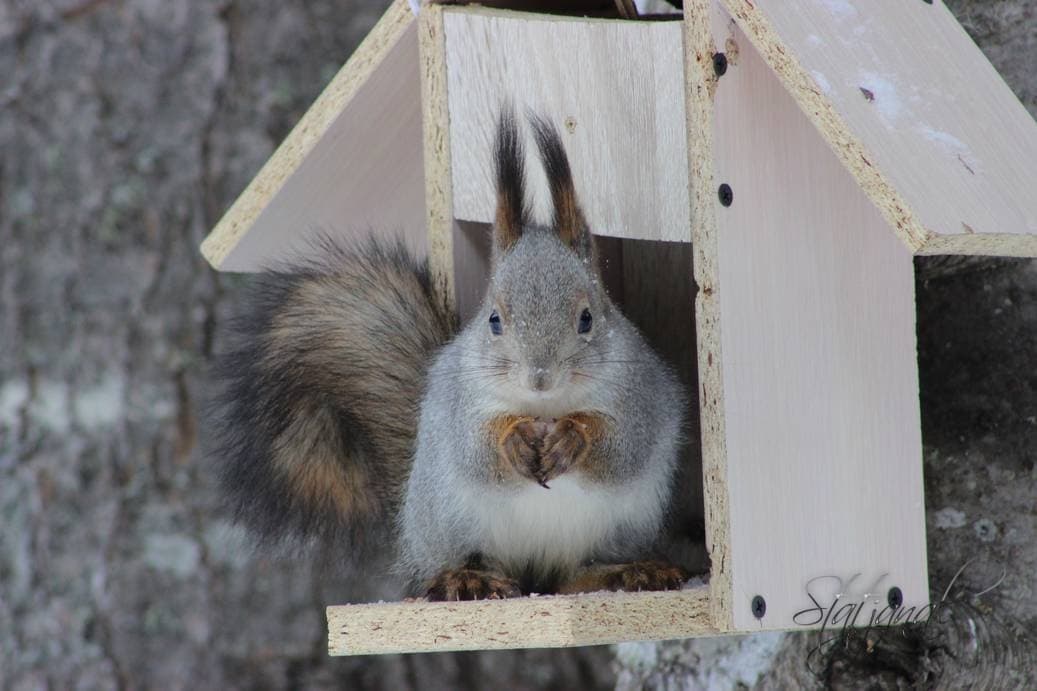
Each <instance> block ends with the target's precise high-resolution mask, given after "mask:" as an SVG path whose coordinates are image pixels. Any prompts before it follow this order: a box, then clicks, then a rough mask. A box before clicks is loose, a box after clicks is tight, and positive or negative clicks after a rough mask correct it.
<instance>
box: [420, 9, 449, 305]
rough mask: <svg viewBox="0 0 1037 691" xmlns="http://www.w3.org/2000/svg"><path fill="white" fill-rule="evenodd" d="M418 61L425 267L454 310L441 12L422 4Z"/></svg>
mask: <svg viewBox="0 0 1037 691" xmlns="http://www.w3.org/2000/svg"><path fill="white" fill-rule="evenodd" d="M418 31H419V36H418V43H419V46H420V61H421V108H422V148H423V153H424V185H425V214H426V216H425V232H426V238H427V244H428V260H429V268H430V269H431V271H432V281H433V283H434V285H435V287H436V290H437V292H438V294H439V296H440V300H441V301H442V302H443V304H444V306H445V307H446V308H447V310H448V311H450V312H455V313H456V310H457V298H458V296H457V287H456V286H457V284H456V280H455V270H454V259H455V257H454V234H455V233H456V232H458V229H457V224H456V223H455V222H454V190H453V186H452V184H451V180H450V170H451V165H452V163H451V160H450V140H451V131H450V113H449V110H448V107H447V62H446V32H445V30H444V27H443V8H442V7H441V6H440V5H430V4H426V5H425V6H424V8H423V9H422V11H421V14H420V15H419V17H418Z"/></svg>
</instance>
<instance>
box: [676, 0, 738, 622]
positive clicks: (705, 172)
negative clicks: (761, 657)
mask: <svg viewBox="0 0 1037 691" xmlns="http://www.w3.org/2000/svg"><path fill="white" fill-rule="evenodd" d="M712 6H713V0H687V4H686V5H685V14H684V82H685V108H686V111H687V114H688V117H687V121H686V126H687V141H688V150H687V156H688V164H687V165H688V171H689V174H688V197H689V204H690V206H691V213H690V216H691V219H692V226H691V228H692V250H693V257H694V273H695V282H696V284H697V286H698V293H697V294H696V296H695V332H696V342H697V344H698V347H697V355H698V380H699V391H698V393H699V396H698V399H699V427H700V431H701V445H702V483H703V495H704V498H705V502H704V507H703V508H704V512H705V522H706V548H707V550H708V551H709V554H710V562H711V563H710V579H709V587H710V618H711V620H712V621H713V625H714V626H716V627H717V628H718V629H720V630H723V631H729V630H731V629H732V628H733V627H734V621H733V615H732V612H731V599H732V595H731V587H732V581H731V558H730V544H731V537H730V533H731V526H730V511H729V503H728V493H729V488H728V473H727V432H726V429H725V425H724V380H723V371H722V369H721V366H720V363H721V361H722V349H721V344H720V301H719V295H718V293H717V285H718V282H719V276H718V274H719V268H718V266H717V242H718V241H717V225H716V217H715V214H714V205H715V200H716V182H715V179H714V178H715V175H714V170H713V94H714V92H715V90H716V86H717V79H716V74H715V72H714V69H713V61H712V56H713V53H714V51H715V48H714V45H713V32H712V26H711V19H710V18H711V12H712Z"/></svg>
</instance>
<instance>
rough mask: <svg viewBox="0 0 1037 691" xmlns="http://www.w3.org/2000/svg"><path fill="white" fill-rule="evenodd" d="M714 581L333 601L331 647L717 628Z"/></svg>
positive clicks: (441, 647) (609, 637) (486, 643)
mask: <svg viewBox="0 0 1037 691" xmlns="http://www.w3.org/2000/svg"><path fill="white" fill-rule="evenodd" d="M708 599H709V590H708V586H705V585H701V586H695V587H691V588H687V589H685V590H680V591H664V592H640V593H591V594H586V595H559V596H540V597H522V598H514V599H510V600H475V601H467V602H425V601H415V602H394V603H378V604H365V605H338V606H331V607H328V608H327V617H328V653H329V654H330V655H370V654H386V653H402V652H444V651H450V650H493V649H506V648H528V647H537V648H544V647H547V648H554V647H572V646H579V645H603V644H608V643H617V642H621V641H627V640H660V639H667V638H683V637H691V636H706V635H716V634H717V633H719V632H718V631H716V630H715V629H714V628H713V627H712V625H711V622H710V616H709V603H708Z"/></svg>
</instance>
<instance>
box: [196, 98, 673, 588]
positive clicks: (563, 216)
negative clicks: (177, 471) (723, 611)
mask: <svg viewBox="0 0 1037 691" xmlns="http://www.w3.org/2000/svg"><path fill="white" fill-rule="evenodd" d="M529 122H530V125H531V128H532V132H533V135H534V139H535V141H536V144H537V148H538V150H539V154H540V159H541V161H542V164H543V167H544V170H545V172H546V174H547V179H548V182H549V187H550V193H551V201H552V205H553V219H552V221H551V223H550V224H549V225H546V226H545V225H538V224H535V223H533V222H531V220H530V210H529V207H528V205H527V201H526V191H525V171H524V160H525V159H524V147H523V144H522V141H521V138H520V135H519V127H518V123H517V121H516V118H515V116H514V114H513V113H512V112H511V110H510V108H507V107H505V108H502V110H501V114H500V116H499V119H498V122H497V132H496V142H495V146H494V151H493V161H494V167H495V178H496V196H497V207H496V218H495V222H494V223H493V228H492V257H491V277H490V280H489V286H488V289H487V292H486V296H485V298H484V300H483V302H482V306H481V308H480V309H479V311H478V312H477V316H475V317H473V318H472V319H471V320H470V321H469V323H468V324H467V325H465V326H464V328H463V329H458V325H457V323H456V318H455V317H454V316H453V315H451V314H449V313H448V311H447V310H446V309H445V308H444V307H443V306H442V304H441V303H440V301H439V300H438V299H437V297H436V294H435V291H434V290H433V287H432V282H431V279H430V273H429V269H428V265H427V262H421V261H418V260H416V259H415V258H414V257H413V256H412V255H411V254H410V253H409V252H408V251H407V250H406V248H405V247H404V246H403V244H402V243H401V242H396V243H395V244H387V243H385V242H384V241H379V240H376V239H373V238H371V239H368V240H367V241H366V242H364V243H360V244H354V245H352V246H349V247H343V246H341V245H338V244H336V243H334V242H330V241H324V242H323V243H321V247H320V250H321V251H320V252H319V253H318V254H319V255H320V258H319V259H316V260H311V261H310V262H309V263H304V264H301V265H294V266H288V267H283V268H280V269H277V270H273V271H269V272H264V273H263V274H261V275H260V277H259V279H258V282H257V284H256V285H255V287H254V288H253V290H252V292H251V298H250V300H249V301H248V303H247V307H246V309H245V310H244V311H243V312H242V313H241V315H240V316H238V317H237V318H236V319H235V320H234V321H233V323H232V332H233V333H232V338H233V340H234V346H233V347H231V348H230V349H228V350H227V351H225V352H224V353H223V354H222V355H220V356H219V357H218V359H217V362H216V371H215V377H216V379H217V380H218V381H219V382H220V383H221V384H222V388H221V391H220V393H219V394H218V395H217V396H216V397H215V399H214V400H213V404H212V406H211V409H210V415H209V416H208V417H209V423H210V427H211V430H210V432H211V435H212V439H213V440H214V449H213V453H214V454H215V456H216V457H217V458H218V460H219V463H220V476H221V484H222V487H223V490H224V492H225V495H226V496H227V497H228V499H229V501H230V504H231V506H232V508H233V511H234V513H235V515H236V516H237V518H238V519H240V520H241V521H243V522H244V523H245V524H246V525H247V526H248V527H249V528H251V529H252V530H253V532H254V533H255V534H256V536H257V537H258V538H259V540H260V542H271V543H277V542H281V541H283V540H285V539H291V538H293V537H302V538H303V539H309V540H314V541H324V542H327V541H330V542H334V543H336V544H344V545H346V546H348V548H349V549H350V550H351V551H353V552H355V553H363V552H364V551H365V550H369V549H375V550H377V549H384V548H385V547H386V546H387V545H389V546H391V548H392V550H393V551H394V553H395V564H396V567H395V570H396V573H397V575H399V576H400V577H401V578H402V580H403V582H404V584H405V591H406V594H409V595H413V596H425V597H427V598H429V599H432V600H457V599H480V598H503V597H514V596H518V595H522V594H529V593H534V592H536V593H570V592H584V591H593V590H600V589H609V590H620V589H622V590H640V589H674V588H680V587H681V586H682V584H683V582H684V581H685V580H686V579H687V578H688V572H687V571H685V570H684V569H683V568H682V567H680V566H676V565H673V564H670V563H668V562H666V561H663V560H660V559H658V558H653V556H654V553H653V549H654V548H655V545H656V544H657V539H658V537H659V534H660V530H661V528H662V524H663V521H664V516H665V515H666V511H667V507H668V505H669V502H670V496H671V493H672V485H673V483H674V472H675V468H676V465H677V460H678V455H679V451H680V447H681V444H682V443H683V421H684V418H685V413H686V408H687V402H686V397H685V393H684V391H683V390H682V387H681V385H680V384H679V382H678V379H677V377H676V375H675V374H674V372H673V371H672V370H671V369H670V367H669V366H668V365H666V364H665V363H664V362H663V361H662V360H661V359H660V358H659V357H658V356H657V355H656V354H655V353H654V352H653V351H652V350H651V348H650V347H649V345H648V344H647V343H646V342H645V340H644V339H643V337H642V336H641V334H640V333H639V332H638V330H637V329H636V327H634V326H633V325H632V324H631V323H630V322H629V321H628V320H627V319H626V318H625V317H624V316H623V315H622V314H621V313H620V311H619V310H618V309H617V307H616V306H615V305H614V304H613V303H612V301H611V300H610V299H609V296H608V295H607V294H606V291H605V288H604V286H603V283H602V279H601V275H600V272H599V266H598V258H597V255H596V251H595V244H594V240H593V237H592V235H591V232H590V228H589V227H588V224H587V222H586V220H585V218H584V215H583V212H582V210H581V207H580V204H579V202H578V200H577V197H576V191H575V187H574V184H573V179H572V174H571V171H570V166H569V162H568V158H567V156H566V152H565V149H564V146H563V144H562V142H561V139H560V138H559V135H558V132H557V130H556V129H555V128H554V126H553V125H551V124H549V123H548V122H547V121H546V120H544V119H542V118H540V117H539V116H536V115H532V114H531V115H530V116H529Z"/></svg>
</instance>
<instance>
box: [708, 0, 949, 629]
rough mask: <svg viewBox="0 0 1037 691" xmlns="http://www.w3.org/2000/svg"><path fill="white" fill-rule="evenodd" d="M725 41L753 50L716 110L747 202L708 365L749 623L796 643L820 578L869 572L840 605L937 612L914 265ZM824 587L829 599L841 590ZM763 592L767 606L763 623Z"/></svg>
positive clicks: (724, 276)
mask: <svg viewBox="0 0 1037 691" xmlns="http://www.w3.org/2000/svg"><path fill="white" fill-rule="evenodd" d="M713 31H714V40H715V41H716V43H717V44H724V43H725V42H727V39H728V38H732V39H733V40H734V41H735V42H737V43H738V44H739V45H740V47H741V48H740V53H739V58H738V63H737V65H733V66H731V67H729V69H728V71H727V74H725V75H724V76H723V77H722V78H721V79H720V82H719V84H718V86H717V89H716V95H715V100H714V103H715V116H716V117H715V120H714V137H715V138H714V144H715V149H714V155H715V174H716V179H717V181H718V182H721V181H722V182H726V183H729V184H730V185H731V187H732V189H733V191H734V203H733V204H732V205H731V206H730V207H723V206H720V205H719V202H714V203H715V204H716V208H715V213H716V220H717V226H716V234H715V240H716V244H715V249H716V278H717V279H718V283H717V284H716V285H714V286H713V289H714V296H715V297H716V298H717V299H718V300H719V317H720V321H719V327H720V335H721V352H720V353H711V355H712V357H713V359H714V361H716V360H717V359H719V361H720V363H721V364H720V366H721V368H722V386H723V401H722V414H723V418H724V425H725V434H726V436H725V439H726V451H727V458H726V473H727V488H728V493H727V508H728V514H729V520H730V523H729V526H728V534H727V539H728V550H729V552H728V554H727V555H726V556H727V558H728V563H727V564H726V568H727V569H730V574H731V597H732V601H731V607H732V614H733V623H734V626H735V627H736V628H737V629H741V630H755V629H760V628H764V629H779V628H797V623H796V622H794V621H793V615H794V613H795V612H797V611H799V610H802V609H805V608H809V607H811V605H812V603H811V600H810V599H809V598H808V595H807V587H808V583H809V582H810V580H811V579H813V578H815V577H822V576H833V577H839V578H842V579H844V580H848V579H851V578H852V577H853V576H854V575H855V574H860V576H859V578H858V580H857V581H855V582H854V583H853V584H852V585H846V586H845V587H844V588H843V589H842V590H841V591H842V592H843V599H842V603H843V604H845V603H847V602H850V601H851V599H852V598H853V597H857V596H859V595H860V594H861V592H862V591H863V589H865V588H869V587H872V589H871V590H870V591H869V592H877V593H879V598H880V600H882V602H883V604H884V600H885V593H886V591H887V590H888V589H889V588H890V587H891V586H894V585H896V586H898V587H900V588H901V590H902V591H903V594H904V598H905V604H906V605H908V606H912V605H914V606H921V605H924V604H926V603H927V602H928V591H929V587H928V580H927V574H926V542H925V522H924V511H923V490H922V441H921V432H920V419H919V402H918V371H917V363H916V342H915V304H914V273H913V267H912V257H911V254H910V252H908V251H907V250H905V248H904V247H903V245H902V243H901V242H899V241H898V240H897V238H896V237H895V236H894V235H893V234H891V233H890V232H889V230H888V226H887V223H886V220H885V219H884V218H883V216H882V214H881V213H880V212H879V210H878V209H877V208H876V207H875V205H874V204H872V202H871V200H870V199H869V198H868V196H867V195H865V194H864V193H863V192H862V191H861V189H860V187H859V185H858V181H857V180H856V179H854V177H853V176H852V175H850V174H849V172H847V171H846V169H845V168H844V167H843V165H842V164H841V163H840V161H839V160H838V158H837V157H836V156H835V154H833V152H832V150H831V149H830V148H829V147H828V146H827V145H826V143H825V141H824V140H823V139H822V138H821V137H820V136H818V133H817V130H816V129H815V127H814V125H813V124H812V123H811V122H810V120H809V119H808V118H807V117H806V116H805V115H804V114H803V113H802V111H801V110H800V109H799V107H798V106H797V104H796V102H795V101H794V100H793V98H792V97H791V96H790V95H789V93H788V92H787V91H786V89H785V88H784V86H783V84H782V82H781V81H780V80H779V79H778V78H777V77H776V76H775V74H774V72H773V71H772V70H771V69H770V68H769V67H768V65H767V64H766V63H765V62H764V60H763V59H762V58H761V56H760V55H759V53H758V52H757V51H756V50H755V49H754V48H753V47H752V46H751V45H749V43H748V41H746V40H745V38H744V35H743V34H742V33H741V31H740V30H739V29H737V28H734V27H733V26H732V24H731V22H730V20H729V17H728V16H727V15H726V13H724V12H722V11H716V12H715V13H714V18H713ZM729 32H733V33H729ZM711 326H712V327H714V328H715V326H716V325H715V324H713V325H711ZM702 328H703V325H701V324H700V329H702ZM707 347H708V344H707ZM709 357H710V353H707V359H708V358H709ZM716 537H717V536H716V535H714V538H716ZM715 547H716V544H715V543H714V548H715ZM714 577H716V574H714ZM876 584H877V585H876ZM809 587H810V589H811V592H813V593H815V594H816V595H818V596H819V597H820V599H821V601H822V602H824V601H825V598H830V597H832V596H834V594H835V593H836V592H840V589H839V588H837V587H835V586H834V585H833V583H832V582H830V581H823V582H816V583H814V584H813V585H811V586H809ZM875 588H878V589H879V590H875ZM755 595H761V596H763V597H764V598H765V599H766V601H767V613H766V616H764V618H763V619H762V621H757V620H756V619H754V617H753V615H752V613H751V610H750V602H751V600H752V598H753V597H754V596H755ZM829 604H831V602H830V601H829ZM880 608H881V607H880ZM869 611H870V609H869V610H867V611H866V612H865V614H864V617H865V619H864V621H863V622H862V623H866V622H867V616H868V612H869Z"/></svg>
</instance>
